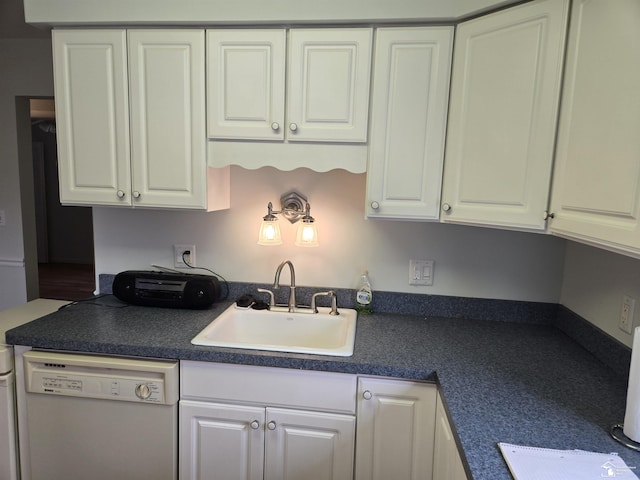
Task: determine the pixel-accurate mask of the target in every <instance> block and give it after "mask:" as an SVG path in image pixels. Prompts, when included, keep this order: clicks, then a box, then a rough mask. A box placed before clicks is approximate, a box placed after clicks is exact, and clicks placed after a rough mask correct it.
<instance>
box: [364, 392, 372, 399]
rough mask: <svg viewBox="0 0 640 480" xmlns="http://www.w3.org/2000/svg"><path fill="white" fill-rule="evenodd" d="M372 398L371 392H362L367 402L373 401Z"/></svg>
mask: <svg viewBox="0 0 640 480" xmlns="http://www.w3.org/2000/svg"><path fill="white" fill-rule="evenodd" d="M372 397H373V393H371V392H370V391H369V390H365V391H364V392H362V398H364V399H365V400H371V398H372Z"/></svg>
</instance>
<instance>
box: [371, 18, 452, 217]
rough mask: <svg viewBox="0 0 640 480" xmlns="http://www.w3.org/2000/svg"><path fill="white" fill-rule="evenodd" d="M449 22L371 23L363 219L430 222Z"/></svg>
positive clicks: (440, 149)
mask: <svg viewBox="0 0 640 480" xmlns="http://www.w3.org/2000/svg"><path fill="white" fill-rule="evenodd" d="M452 44H453V27H406V28H379V29H378V30H377V32H376V54H375V62H374V65H375V66H374V72H373V95H372V105H371V140H370V145H369V163H368V166H367V196H366V198H367V204H366V214H367V216H368V217H378V218H396V219H409V220H437V219H438V216H439V211H440V185H441V182H442V163H443V157H444V141H445V126H446V122H447V104H448V98H449V78H450V71H451V52H452Z"/></svg>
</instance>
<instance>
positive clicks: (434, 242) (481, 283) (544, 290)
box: [94, 167, 565, 302]
mask: <svg viewBox="0 0 640 480" xmlns="http://www.w3.org/2000/svg"><path fill="white" fill-rule="evenodd" d="M231 179H232V188H231V209H230V210H227V211H220V212H211V213H195V212H191V213H189V212H171V211H164V212H162V211H142V210H120V209H113V208H94V235H95V255H96V270H97V271H98V272H101V273H117V272H119V271H122V270H126V269H132V268H143V269H145V268H147V269H148V268H150V264H160V265H165V266H169V267H172V266H173V258H172V257H173V244H177V243H180V244H182V243H186V244H195V245H196V260H197V262H198V264H199V265H202V266H206V267H208V268H212V269H214V270H216V271H217V272H218V273H220V274H222V275H223V276H225V277H226V278H227V279H228V280H234V281H247V282H265V283H268V282H271V281H273V274H274V271H275V268H276V267H277V265H278V264H279V263H280V262H281V261H282V260H285V259H290V260H292V261H293V263H294V264H295V266H296V277H297V278H296V280H297V282H298V284H300V285H308V286H327V287H344V288H354V287H356V285H357V281H358V277H359V274H360V272H361V271H362V270H363V269H365V268H366V269H368V270H369V272H370V276H371V281H372V283H373V288H374V290H375V289H378V290H385V291H394V292H410V293H431V294H441V295H457V296H465V297H481V298H504V299H514V300H531V301H542V302H557V301H558V300H559V295H560V284H561V279H562V265H563V258H564V244H565V241H564V240H562V239H559V238H554V237H551V236H548V235H540V234H529V233H520V232H510V231H505V230H496V229H489V228H477V227H465V226H458V225H446V224H438V223H420V222H401V221H389V220H386V221H384V220H365V219H364V199H365V180H366V178H365V175H363V174H360V175H357V174H351V173H347V172H345V171H342V170H336V171H331V172H327V173H315V172H311V171H309V170H307V169H299V170H295V171H293V172H279V171H277V170H275V169H273V168H262V169H259V170H254V171H251V170H244V169H241V168H238V167H233V168H232V171H231ZM291 189H298V190H299V191H300V192H301V193H303V194H305V195H306V196H307V197H308V199H309V202H310V204H311V214H312V215H313V216H314V217H315V218H316V221H317V223H318V228H319V231H320V233H319V235H320V243H321V246H320V247H318V248H313V249H305V248H301V247H295V246H294V245H293V241H294V235H295V226H293V225H290V224H288V223H287V224H285V223H284V222H282V227H281V228H282V230H283V235H284V236H285V244H284V245H282V246H279V247H262V246H259V245H257V244H256V240H257V232H258V228H259V225H260V220H261V217H262V216H264V215H265V214H266V206H267V203H268V202H269V201H271V202H273V203H274V205H276V206H277V205H278V202H279V199H280V195H281V194H282V193H285V192H287V191H289V190H291ZM411 258H414V259H429V260H435V262H436V263H435V276H434V285H433V286H432V287H415V286H410V285H408V275H409V259H411Z"/></svg>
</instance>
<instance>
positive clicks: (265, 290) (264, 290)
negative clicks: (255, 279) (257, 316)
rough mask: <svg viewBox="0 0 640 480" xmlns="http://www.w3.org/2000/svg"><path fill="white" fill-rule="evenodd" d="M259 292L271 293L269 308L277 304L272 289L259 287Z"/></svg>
mask: <svg viewBox="0 0 640 480" xmlns="http://www.w3.org/2000/svg"><path fill="white" fill-rule="evenodd" d="M258 292H260V293H268V294H269V308H271V307H275V306H276V299H275V297H274V296H273V292H272V291H271V290H267V289H265V288H259V289H258Z"/></svg>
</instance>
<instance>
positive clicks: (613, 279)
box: [560, 242, 640, 347]
mask: <svg viewBox="0 0 640 480" xmlns="http://www.w3.org/2000/svg"><path fill="white" fill-rule="evenodd" d="M563 275H564V280H563V283H562V293H561V297H560V302H561V303H562V304H563V305H565V306H566V307H567V308H569V309H571V310H573V311H574V312H575V313H577V314H579V315H581V316H582V317H584V318H586V319H587V320H589V321H590V322H591V323H593V324H594V325H596V326H597V327H599V328H600V329H601V330H604V331H605V332H607V333H608V334H609V335H611V336H612V337H614V338H616V339H618V340H619V341H621V342H622V343H624V344H625V345H627V346H629V347H630V346H631V344H632V335H630V334H628V333H626V332H624V331H622V330H620V329H619V328H618V323H619V320H620V311H621V308H622V296H623V295H628V296H631V297H633V298H635V299H636V301H638V303H637V305H636V308H635V320H636V321H635V324H634V325H635V326H638V321H637V319H638V318H639V314H640V260H635V259H633V258H629V257H625V256H623V255H618V254H616V253H611V252H608V251H605V250H601V249H598V248H594V247H590V246H586V245H581V244H579V243H574V242H568V243H567V254H566V260H565V267H564V274H563Z"/></svg>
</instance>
